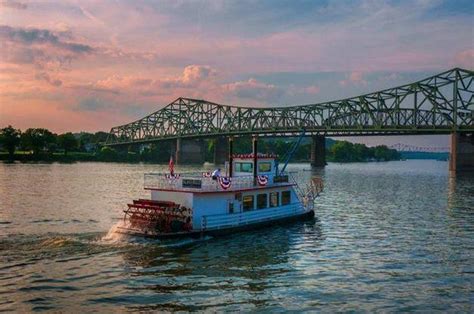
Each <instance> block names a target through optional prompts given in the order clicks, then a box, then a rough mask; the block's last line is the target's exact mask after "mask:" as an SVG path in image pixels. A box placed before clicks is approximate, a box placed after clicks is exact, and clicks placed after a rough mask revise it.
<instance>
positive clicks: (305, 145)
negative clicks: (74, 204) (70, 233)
mask: <svg viewBox="0 0 474 314" xmlns="http://www.w3.org/2000/svg"><path fill="white" fill-rule="evenodd" d="M107 136H108V133H106V132H96V133H87V132H81V133H76V134H73V133H71V132H67V133H63V134H55V133H53V132H51V131H49V130H47V129H43V128H29V129H27V130H25V131H24V132H22V131H21V130H19V129H15V128H14V127H12V126H7V127H5V128H2V129H0V148H1V149H3V150H4V151H7V152H8V159H10V160H15V159H19V160H52V161H54V160H58V161H75V160H78V161H120V162H141V161H144V162H167V161H168V160H169V158H170V155H172V154H173V153H174V150H175V147H174V146H173V143H172V142H170V141H165V142H160V143H159V144H157V143H154V144H148V145H142V146H128V147H122V148H121V149H119V150H117V149H114V148H111V147H108V146H103V145H102V143H104V142H105V141H106V140H107ZM295 141H296V139H295V138H273V139H271V138H270V139H261V140H259V152H262V153H274V154H277V155H278V156H280V158H284V157H285V156H286V155H287V153H288V151H290V150H291V149H292V147H293V145H294V143H295ZM204 145H205V149H204V155H205V156H204V157H205V160H206V161H209V162H213V160H214V150H215V145H216V141H214V140H205V141H204ZM17 150H20V151H21V152H22V154H15V152H16V151H17ZM251 150H252V140H251V138H250V137H239V138H236V139H235V141H234V152H235V153H249V152H250V151H251ZM25 152H26V153H27V154H28V155H25ZM310 156H311V139H310V138H306V139H303V141H302V143H301V144H300V145H299V147H298V148H297V149H296V151H295V153H294V155H293V157H292V161H308V160H310V158H311V157H310ZM326 158H327V160H328V161H334V162H365V161H389V160H399V159H400V158H401V156H400V153H399V152H397V151H396V150H394V149H389V148H388V147H387V146H384V145H381V146H376V147H367V146H366V145H364V144H353V143H350V142H347V141H335V140H332V139H329V138H327V140H326Z"/></svg>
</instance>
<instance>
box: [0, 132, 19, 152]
mask: <svg viewBox="0 0 474 314" xmlns="http://www.w3.org/2000/svg"><path fill="white" fill-rule="evenodd" d="M20 136H21V131H20V130H17V129H14V128H13V127H12V126H11V125H9V126H7V127H6V128H3V129H1V130H0V144H2V145H3V146H4V147H5V148H6V149H7V151H8V155H9V158H10V159H11V160H13V155H14V154H15V149H16V147H17V146H18V145H19V144H20Z"/></svg>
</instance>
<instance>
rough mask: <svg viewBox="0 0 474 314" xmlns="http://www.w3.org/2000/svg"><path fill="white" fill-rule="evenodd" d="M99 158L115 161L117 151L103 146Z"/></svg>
mask: <svg viewBox="0 0 474 314" xmlns="http://www.w3.org/2000/svg"><path fill="white" fill-rule="evenodd" d="M99 156H100V159H101V160H103V161H117V160H118V153H117V151H116V150H115V149H113V148H112V147H109V146H104V147H102V149H101V150H100V153H99Z"/></svg>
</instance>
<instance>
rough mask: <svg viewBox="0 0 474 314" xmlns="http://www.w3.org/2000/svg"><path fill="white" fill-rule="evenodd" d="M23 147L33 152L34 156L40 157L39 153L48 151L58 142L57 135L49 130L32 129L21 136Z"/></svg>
mask: <svg viewBox="0 0 474 314" xmlns="http://www.w3.org/2000/svg"><path fill="white" fill-rule="evenodd" d="M21 142H22V145H23V146H24V147H25V148H27V149H31V150H32V151H33V154H35V155H38V154H39V152H41V151H43V150H45V149H48V150H50V148H51V146H52V145H53V144H54V143H55V142H56V136H55V134H53V133H51V131H49V130H47V129H41V128H38V129H33V128H30V129H28V130H26V131H25V133H23V134H22V136H21Z"/></svg>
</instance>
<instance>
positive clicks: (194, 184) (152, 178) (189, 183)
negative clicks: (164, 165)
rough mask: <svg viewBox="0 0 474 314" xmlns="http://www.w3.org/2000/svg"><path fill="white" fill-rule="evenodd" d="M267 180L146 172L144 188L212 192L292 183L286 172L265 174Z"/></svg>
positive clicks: (201, 174) (200, 174)
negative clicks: (223, 180) (223, 179)
mask: <svg viewBox="0 0 474 314" xmlns="http://www.w3.org/2000/svg"><path fill="white" fill-rule="evenodd" d="M267 180H268V181H267V183H266V184H257V185H255V182H254V177H253V176H251V175H249V176H235V177H232V178H230V183H228V184H226V182H221V181H220V180H213V179H212V178H211V177H209V176H208V174H207V173H205V174H203V173H197V172H189V173H181V174H176V175H173V176H172V175H170V174H169V173H146V174H145V175H144V187H145V188H146V189H157V190H170V191H185V192H186V191H189V192H197V191H205V192H212V191H223V190H227V191H234V190H243V189H250V188H255V187H257V188H258V187H261V188H264V187H268V186H279V185H288V184H294V182H293V181H291V180H290V178H289V175H288V174H287V173H285V174H280V175H278V176H275V175H269V176H267ZM260 183H262V182H260Z"/></svg>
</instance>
